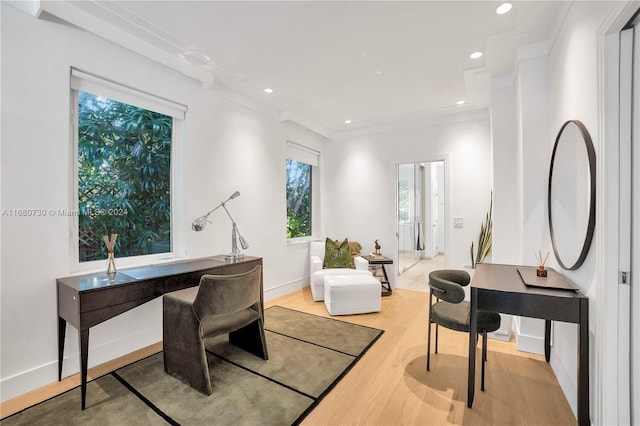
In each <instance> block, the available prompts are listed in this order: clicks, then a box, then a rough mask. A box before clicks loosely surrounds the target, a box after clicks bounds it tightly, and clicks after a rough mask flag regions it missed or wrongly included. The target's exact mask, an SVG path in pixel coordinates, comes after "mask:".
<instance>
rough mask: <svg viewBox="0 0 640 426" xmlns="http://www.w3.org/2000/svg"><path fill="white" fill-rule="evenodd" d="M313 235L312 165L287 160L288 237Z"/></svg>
mask: <svg viewBox="0 0 640 426" xmlns="http://www.w3.org/2000/svg"><path fill="white" fill-rule="evenodd" d="M309 236H311V165H310V164H306V163H301V162H298V161H295V160H287V238H300V237H309Z"/></svg>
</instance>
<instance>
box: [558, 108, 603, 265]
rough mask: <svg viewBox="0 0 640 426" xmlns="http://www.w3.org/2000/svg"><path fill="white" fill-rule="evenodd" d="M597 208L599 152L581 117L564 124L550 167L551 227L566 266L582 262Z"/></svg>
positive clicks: (589, 241)
mask: <svg viewBox="0 0 640 426" xmlns="http://www.w3.org/2000/svg"><path fill="white" fill-rule="evenodd" d="M595 209H596V153H595V150H594V148H593V143H592V142H591V136H589V132H588V131H587V129H586V127H585V126H584V125H583V124H582V123H581V122H580V121H578V120H570V121H567V122H566V123H564V124H563V125H562V127H561V128H560V131H559V132H558V136H557V138H556V142H555V144H554V146H553V153H552V154H551V166H550V168H549V198H548V212H549V230H550V231H551V244H552V246H553V252H554V254H555V256H556V259H557V260H558V263H559V264H560V266H561V267H562V268H563V269H568V270H575V269H578V268H579V267H580V265H582V263H583V262H584V260H585V258H586V257H587V253H589V247H590V246H591V240H592V239H593V230H594V227H595V223H596V220H595Z"/></svg>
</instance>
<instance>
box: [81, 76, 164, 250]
mask: <svg viewBox="0 0 640 426" xmlns="http://www.w3.org/2000/svg"><path fill="white" fill-rule="evenodd" d="M87 76H88V77H89V78H87ZM83 77H84V78H83ZM72 88H73V89H75V90H74V100H75V102H74V104H75V113H74V117H76V119H75V120H74V133H75V137H76V141H77V164H76V167H77V175H76V179H77V180H76V184H77V212H78V222H77V223H78V229H77V232H78V234H77V235H78V248H77V249H78V260H79V262H87V261H93V260H101V259H106V258H107V247H106V245H105V243H104V241H103V236H104V235H107V236H111V235H112V234H117V239H116V246H115V255H116V257H132V256H141V255H149V254H157V253H170V252H171V251H172V232H171V230H172V194H171V186H172V185H171V184H172V167H171V165H172V145H173V139H174V134H175V129H174V127H175V126H174V122H175V121H176V117H175V115H176V114H174V113H173V111H172V109H171V108H169V109H166V108H163V107H158V103H159V104H160V105H161V104H162V102H164V101H163V100H162V99H158V100H155V99H153V98H152V97H150V96H149V95H147V94H141V95H139V94H138V93H136V92H135V91H134V90H132V89H129V88H125V87H121V86H120V87H118V86H117V85H115V84H114V83H112V82H109V81H106V80H103V81H101V80H99V79H97V78H95V77H94V76H91V75H88V74H84V73H81V72H77V71H76V70H72ZM114 89H115V90H114ZM85 90H86V91H85ZM123 94H124V95H125V96H123ZM146 98H149V99H151V100H152V101H157V102H155V103H154V102H148V101H146Z"/></svg>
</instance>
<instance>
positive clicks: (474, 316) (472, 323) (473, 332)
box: [467, 287, 478, 408]
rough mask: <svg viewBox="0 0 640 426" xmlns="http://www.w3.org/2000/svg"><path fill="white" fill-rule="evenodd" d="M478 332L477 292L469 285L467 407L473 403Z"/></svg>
mask: <svg viewBox="0 0 640 426" xmlns="http://www.w3.org/2000/svg"><path fill="white" fill-rule="evenodd" d="M477 332H478V292H477V290H476V289H475V288H474V287H471V313H470V316H469V368H468V382H467V407H469V408H471V406H472V405H473V397H474V393H475V385H476V342H477V338H478V336H477Z"/></svg>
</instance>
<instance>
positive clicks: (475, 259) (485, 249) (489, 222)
mask: <svg viewBox="0 0 640 426" xmlns="http://www.w3.org/2000/svg"><path fill="white" fill-rule="evenodd" d="M492 212H493V191H491V202H490V204H489V211H488V212H487V215H486V217H485V221H484V222H483V223H482V224H481V225H480V234H479V235H478V248H477V250H474V244H473V241H472V242H471V249H470V253H471V268H472V269H476V265H477V264H478V263H482V262H484V259H485V258H486V257H487V255H488V254H489V253H490V252H491V232H492V228H493V219H492Z"/></svg>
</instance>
